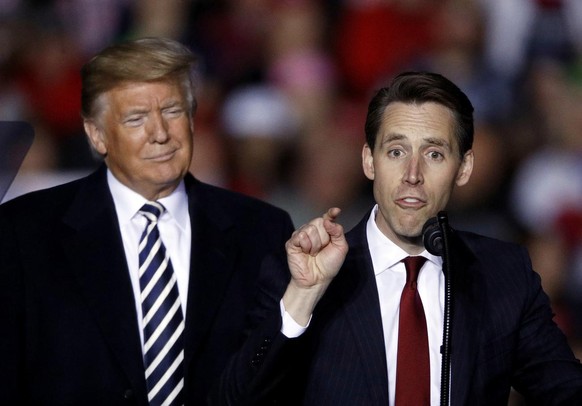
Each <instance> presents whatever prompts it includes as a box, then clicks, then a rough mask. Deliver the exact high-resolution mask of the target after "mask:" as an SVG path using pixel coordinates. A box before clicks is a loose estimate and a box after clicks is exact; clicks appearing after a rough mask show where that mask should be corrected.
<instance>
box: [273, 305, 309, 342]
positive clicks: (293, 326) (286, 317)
mask: <svg viewBox="0 0 582 406" xmlns="http://www.w3.org/2000/svg"><path fill="white" fill-rule="evenodd" d="M279 305H280V307H281V317H282V319H283V324H282V325H281V333H283V335H284V336H285V337H287V338H297V337H299V336H300V335H301V334H303V333H304V332H305V330H307V327H309V323H311V316H310V317H309V321H308V322H307V325H306V326H302V325H300V324H298V323H297V322H296V321H295V320H293V317H291V315H290V314H289V313H287V311H286V310H285V305H284V304H283V299H281V301H280V302H279Z"/></svg>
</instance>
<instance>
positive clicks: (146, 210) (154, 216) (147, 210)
mask: <svg viewBox="0 0 582 406" xmlns="http://www.w3.org/2000/svg"><path fill="white" fill-rule="evenodd" d="M165 210H166V208H165V207H164V205H163V204H161V203H158V202H147V203H146V204H144V205H143V206H141V209H139V213H140V214H142V215H143V216H145V218H147V219H148V221H150V222H156V221H158V219H159V218H160V216H161V215H162V213H163V212H164V211H165Z"/></svg>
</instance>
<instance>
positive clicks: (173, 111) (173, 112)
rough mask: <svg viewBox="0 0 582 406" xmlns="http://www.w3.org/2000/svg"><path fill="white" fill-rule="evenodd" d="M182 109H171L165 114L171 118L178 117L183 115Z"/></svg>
mask: <svg viewBox="0 0 582 406" xmlns="http://www.w3.org/2000/svg"><path fill="white" fill-rule="evenodd" d="M182 111H183V110H182V109H178V108H176V109H169V110H166V111H165V114H167V115H169V116H178V115H180V114H182Z"/></svg>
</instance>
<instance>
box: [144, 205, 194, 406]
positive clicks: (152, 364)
mask: <svg viewBox="0 0 582 406" xmlns="http://www.w3.org/2000/svg"><path fill="white" fill-rule="evenodd" d="M164 210H165V208H164V206H163V205H161V204H160V203H158V202H148V203H146V204H144V205H143V207H142V208H141V209H140V211H139V212H140V214H142V215H143V216H145V218H146V219H147V225H146V228H145V230H144V232H143V234H142V236H141V239H140V242H139V284H140V288H141V308H142V312H143V329H144V361H145V368H146V382H147V388H148V400H149V404H150V405H181V404H183V403H184V400H183V395H182V388H183V386H184V367H183V362H184V344H183V332H184V316H183V315H182V308H181V305H180V297H179V294H178V285H177V282H176V275H175V274H174V270H173V269H172V263H171V262H170V258H169V257H168V255H167V254H166V249H165V247H164V244H163V243H162V239H161V238H160V232H159V230H158V219H159V217H160V215H161V214H162V213H163V212H164Z"/></svg>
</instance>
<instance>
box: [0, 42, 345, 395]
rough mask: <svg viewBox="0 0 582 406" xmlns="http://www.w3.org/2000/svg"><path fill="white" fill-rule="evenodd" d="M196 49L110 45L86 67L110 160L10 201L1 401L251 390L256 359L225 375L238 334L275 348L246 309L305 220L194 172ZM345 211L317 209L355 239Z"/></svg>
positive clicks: (87, 118)
mask: <svg viewBox="0 0 582 406" xmlns="http://www.w3.org/2000/svg"><path fill="white" fill-rule="evenodd" d="M194 61H195V58H194V56H193V55H192V53H191V52H190V51H189V50H188V49H187V48H186V47H184V46H182V45H181V44H179V43H177V42H175V41H171V40H166V39H159V38H145V39H139V40H135V41H128V42H125V43H121V44H116V45H112V46H111V47H108V48H106V49H105V50H103V51H102V52H100V53H99V54H98V55H97V56H96V57H94V58H93V59H92V60H91V61H89V62H88V63H87V64H86V65H85V66H84V68H83V72H82V78H83V93H82V115H83V119H84V125H85V130H86V133H87V135H88V138H89V141H90V144H91V146H92V147H93V149H94V150H95V151H96V152H97V153H98V154H100V155H101V156H102V157H103V158H104V165H102V166H101V167H100V168H99V169H98V170H97V171H96V172H95V173H93V174H91V175H89V176H88V177H86V178H83V179H80V180H77V181H74V182H72V183H69V184H65V185H61V186H57V187H55V188H51V189H47V190H42V191H37V192H33V193H30V194H28V195H24V196H21V197H18V198H16V199H13V200H11V201H9V202H7V203H5V204H4V205H2V206H0V280H1V281H2V282H1V285H0V320H1V324H2V328H1V329H0V331H1V332H0V382H1V384H0V387H1V389H0V404H6V405H17V404H39V405H40V404H42V405H93V404H95V405H97V404H99V405H122V404H124V405H125V404H134V405H146V404H150V405H162V404H163V405H178V404H197V405H198V404H205V403H206V401H207V398H208V396H209V393H210V392H211V388H215V389H214V394H218V395H216V396H215V397H214V401H216V402H226V401H227V399H231V400H232V402H233V403H241V402H243V401H244V400H243V399H247V397H246V394H247V392H249V393H250V389H252V386H251V385H246V383H248V382H251V381H252V380H253V379H254V375H253V374H252V373H250V374H249V373H247V371H248V370H249V368H251V361H249V362H248V363H243V364H242V365H241V367H240V370H241V371H240V374H241V375H244V376H246V378H245V379H244V381H243V387H242V388H236V389H232V390H230V391H226V390H223V388H234V387H235V385H231V384H230V383H231V381H232V382H235V383H240V382H241V381H240V380H238V379H236V380H235V379H231V377H230V376H228V375H227V376H224V377H223V379H221V378H220V377H221V375H222V372H223V370H224V369H225V367H226V366H227V365H228V364H229V363H232V361H231V360H232V359H233V356H234V354H235V353H237V352H238V351H240V350H241V349H244V348H246V347H248V348H250V350H249V351H250V352H252V353H253V354H255V355H256V353H257V351H259V350H260V349H261V348H265V340H264V336H263V335H262V333H261V329H260V325H256V326H255V327H256V332H255V333H253V330H252V329H251V328H249V325H248V324H247V321H248V320H249V315H250V314H251V313H252V312H251V309H252V308H253V306H254V303H255V296H256V294H257V292H258V290H257V283H258V278H259V274H260V270H261V269H265V267H268V264H269V263H270V262H269V261H268V260H267V259H268V258H270V257H271V255H273V256H277V255H284V254H285V252H284V245H285V242H286V240H287V239H288V238H289V236H290V235H291V233H292V231H293V227H292V223H291V220H290V218H289V216H288V214H287V213H285V212H284V211H282V210H280V209H277V208H275V207H273V206H270V205H267V204H265V203H262V202H260V201H258V200H254V199H251V198H249V197H245V196H242V195H239V194H235V193H232V192H229V191H226V190H223V189H220V188H217V187H213V186H210V185H207V184H204V183H202V182H200V181H198V180H196V179H195V178H194V177H193V176H192V175H190V174H189V173H188V168H189V166H190V162H191V159H192V147H193V133H194V113H195V108H196V101H195V98H194V95H193V86H192V79H191V71H192V67H193V63H194ZM336 214H337V210H332V211H330V214H328V215H326V217H325V219H324V218H321V219H318V220H316V223H317V224H318V225H319V227H320V228H321V227H323V224H325V225H326V227H327V229H328V230H331V231H333V232H334V233H335V234H336V235H338V236H339V237H338V238H340V239H343V233H342V231H341V226H339V225H337V224H335V223H333V222H332V221H331V220H333V218H334V217H335V215H336ZM326 235H327V234H326ZM325 238H328V237H326V236H324V239H325ZM343 241H344V249H345V250H347V246H345V240H343ZM324 242H325V241H324ZM265 264H267V265H265ZM267 275H268V270H267ZM286 279H287V278H285V280H286ZM284 290H285V288H283V291H284ZM292 290H293V289H288V293H287V295H288V297H291V298H292V297H294V293H293V292H292ZM283 291H281V292H280V294H281V295H282V294H283ZM296 292H297V290H296ZM279 299H280V297H279ZM285 311H287V314H289V315H291V316H294V318H296V319H299V320H301V316H300V315H298V314H296V312H294V310H293V308H292V306H291V305H290V306H289V307H288V309H286V310H285ZM276 312H278V317H279V319H280V318H281V314H282V313H281V309H280V308H277V309H276ZM283 314H285V313H283ZM279 324H280V322H279ZM276 328H279V327H276ZM245 346H246V347H245ZM258 364H260V360H257V359H255V360H254V361H253V362H252V365H254V366H256V365H258ZM231 371H232V368H231V369H229V370H228V371H227V372H228V373H230V372H231ZM238 375H239V374H238V373H237V374H235V376H238ZM247 387H248V388H249V390H247V389H246V388H247ZM250 402H251V403H252V401H250Z"/></svg>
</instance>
